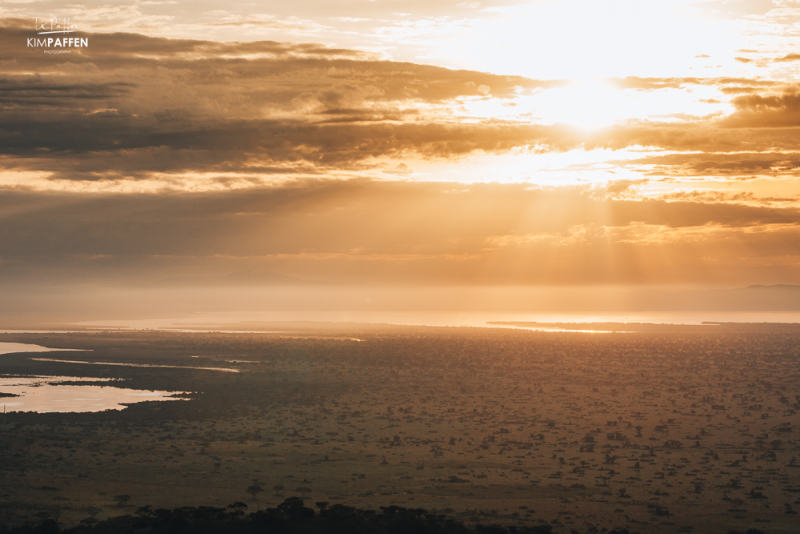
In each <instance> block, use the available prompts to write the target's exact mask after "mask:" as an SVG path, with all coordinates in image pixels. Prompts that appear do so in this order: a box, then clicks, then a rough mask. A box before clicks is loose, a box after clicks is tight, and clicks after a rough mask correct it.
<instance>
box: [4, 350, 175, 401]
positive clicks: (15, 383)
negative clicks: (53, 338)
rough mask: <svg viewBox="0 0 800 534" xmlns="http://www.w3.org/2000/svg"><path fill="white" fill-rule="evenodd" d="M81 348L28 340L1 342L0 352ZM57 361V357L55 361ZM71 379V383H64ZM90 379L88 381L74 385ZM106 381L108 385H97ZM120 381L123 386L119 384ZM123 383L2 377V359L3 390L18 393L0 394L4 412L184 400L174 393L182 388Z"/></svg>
mask: <svg viewBox="0 0 800 534" xmlns="http://www.w3.org/2000/svg"><path fill="white" fill-rule="evenodd" d="M66 350H70V351H71V350H78V349H57V348H48V347H42V346H39V345H32V344H28V343H6V342H0V354H11V353H19V352H52V351H66ZM54 361H56V360H54ZM65 381H69V382H70V384H69V385H67V384H63V382H65ZM75 382H88V383H87V384H85V385H84V384H74V383H75ZM98 382H106V383H108V385H104V384H102V385H98ZM117 384H120V385H117ZM121 384H122V382H121V381H117V380H113V379H109V378H105V379H104V378H87V377H74V376H24V377H21V376H9V375H6V376H3V365H2V360H0V393H6V394H11V395H16V396H14V397H0V404H2V405H3V407H2V410H3V412H40V413H48V412H101V411H104V410H123V409H125V408H126V406H125V404H131V403H135V402H144V401H168V400H173V401H174V400H182V399H180V398H177V397H174V396H173V395H176V394H182V393H185V392H181V391H150V390H143V389H131V388H126V387H121Z"/></svg>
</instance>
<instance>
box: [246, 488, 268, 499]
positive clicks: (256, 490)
mask: <svg viewBox="0 0 800 534" xmlns="http://www.w3.org/2000/svg"><path fill="white" fill-rule="evenodd" d="M263 491H264V488H262V487H261V486H259V485H258V484H253V485H252V486H248V487H247V493H249V494H250V496H251V497H252V498H253V500H254V501H255V500H256V496H257V495H258V494H259V493H263Z"/></svg>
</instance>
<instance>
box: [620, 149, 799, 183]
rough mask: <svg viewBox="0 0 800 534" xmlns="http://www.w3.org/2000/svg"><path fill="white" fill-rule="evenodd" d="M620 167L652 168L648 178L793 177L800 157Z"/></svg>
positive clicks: (705, 156)
mask: <svg viewBox="0 0 800 534" xmlns="http://www.w3.org/2000/svg"><path fill="white" fill-rule="evenodd" d="M612 163H614V164H615V165H620V166H632V167H641V166H648V167H647V168H648V170H647V171H646V173H647V174H650V175H661V176H663V175H668V176H726V177H730V176H793V175H794V174H795V173H796V172H797V169H800V154H797V153H794V152H786V153H780V152H777V153H776V152H769V153H765V154H753V153H747V154H729V153H709V152H705V153H701V154H669V155H653V156H648V157H645V158H638V159H632V160H624V161H623V160H615V161H613V162H612Z"/></svg>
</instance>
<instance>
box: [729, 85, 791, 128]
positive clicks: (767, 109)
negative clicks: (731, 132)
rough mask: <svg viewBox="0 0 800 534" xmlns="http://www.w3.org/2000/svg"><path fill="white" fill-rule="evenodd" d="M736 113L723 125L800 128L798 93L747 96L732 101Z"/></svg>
mask: <svg viewBox="0 0 800 534" xmlns="http://www.w3.org/2000/svg"><path fill="white" fill-rule="evenodd" d="M733 105H734V106H736V112H735V113H734V114H733V115H731V116H729V117H728V118H726V119H725V122H724V124H725V125H726V126H729V127H734V128H785V127H797V126H800V91H799V90H798V88H796V87H793V88H791V89H790V90H787V91H785V92H783V93H781V94H770V95H747V96H740V97H736V98H734V99H733Z"/></svg>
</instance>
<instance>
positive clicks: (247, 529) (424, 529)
mask: <svg viewBox="0 0 800 534" xmlns="http://www.w3.org/2000/svg"><path fill="white" fill-rule="evenodd" d="M316 504H317V507H318V508H319V513H315V512H314V510H313V509H311V508H308V507H306V506H305V505H304V502H303V500H302V499H301V498H299V497H290V498H288V499H286V500H285V501H284V502H283V503H282V504H280V505H278V506H277V507H276V508H267V509H265V510H259V511H257V512H253V513H250V514H247V505H246V504H244V503H241V502H238V503H234V504H231V505H230V506H228V507H227V508H215V507H211V506H200V507H196V508H194V507H185V508H176V509H174V510H164V509H156V510H153V509H152V508H151V507H150V506H144V507H141V508H139V509H138V510H137V511H136V513H134V514H132V515H122V516H117V517H112V518H109V519H106V520H103V521H96V520H94V519H91V518H87V519H85V520H83V521H81V523H80V525H78V526H76V527H72V528H68V529H64V530H62V529H61V528H60V527H59V525H58V523H57V522H56V521H55V520H54V519H52V518H51V519H47V520H45V521H43V522H41V523H39V524H37V525H24V526H17V527H13V528H10V529H9V528H6V527H3V526H2V525H0V534H551V533H552V532H553V527H552V526H551V525H535V526H527V527H514V526H510V527H504V526H500V525H482V524H478V525H476V526H475V527H473V528H469V527H467V526H466V525H464V523H462V522H460V521H458V520H456V519H454V518H452V517H448V516H446V515H443V514H435V513H431V512H428V511H427V510H423V509H421V508H416V509H409V508H403V507H399V506H386V507H384V506H382V507H381V509H380V512H377V511H375V510H360V509H357V508H353V507H350V506H344V505H341V504H335V505H332V506H329V505H328V503H326V502H319V503H316ZM571 532H572V533H573V534H575V533H576V531H575V530H573V531H571ZM598 532H602V533H603V534H638V533H636V532H629V531H628V530H627V529H621V530H611V531H609V530H607V529H602V530H598V529H596V528H594V529H592V530H591V531H590V532H589V533H587V534H595V533H598ZM728 534H765V533H763V532H761V531H760V530H755V529H750V530H747V531H746V532H737V531H730V532H729V533H728Z"/></svg>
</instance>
